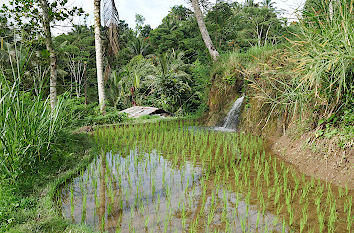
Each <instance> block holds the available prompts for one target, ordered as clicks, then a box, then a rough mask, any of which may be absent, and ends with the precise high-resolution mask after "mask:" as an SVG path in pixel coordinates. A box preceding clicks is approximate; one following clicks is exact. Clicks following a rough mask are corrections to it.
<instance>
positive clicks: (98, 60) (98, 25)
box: [94, 0, 106, 114]
mask: <svg viewBox="0 0 354 233" xmlns="http://www.w3.org/2000/svg"><path fill="white" fill-rule="evenodd" d="M94 4H95V8H94V16H95V48H96V67H97V84H98V99H99V104H100V109H101V112H102V113H103V114H104V113H105V101H106V97H105V92H104V79H103V53H102V40H101V31H100V30H101V0H95V2H94Z"/></svg>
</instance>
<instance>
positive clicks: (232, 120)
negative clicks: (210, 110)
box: [219, 96, 245, 130]
mask: <svg viewBox="0 0 354 233" xmlns="http://www.w3.org/2000/svg"><path fill="white" fill-rule="evenodd" d="M244 98H245V97H244V96H242V97H240V98H238V99H237V100H236V101H235V103H234V105H233V106H232V108H231V110H230V112H229V113H228V114H227V117H226V119H225V123H224V125H223V126H222V127H220V128H219V129H225V130H235V129H236V127H237V123H238V116H239V115H240V112H241V107H242V103H243V99H244Z"/></svg>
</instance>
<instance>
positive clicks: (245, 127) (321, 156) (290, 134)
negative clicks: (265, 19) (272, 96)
mask: <svg viewBox="0 0 354 233" xmlns="http://www.w3.org/2000/svg"><path fill="white" fill-rule="evenodd" d="M220 86H222V85H218V84H217V83H214V85H213V87H212V88H211V91H210V94H209V109H210V111H209V113H208V115H207V116H206V117H205V121H206V124H207V125H209V126H212V125H216V124H220V122H222V121H223V119H224V117H225V116H226V114H227V112H228V111H229V109H230V108H231V106H232V104H233V102H234V101H235V99H236V98H237V97H239V96H240V95H241V93H240V88H237V87H236V86H233V87H232V86H230V87H227V88H223V89H220ZM269 112H270V109H267V106H266V105H264V104H262V103H261V101H259V100H257V99H255V98H248V97H247V96H246V99H245V104H244V110H243V112H242V114H241V119H240V130H241V131H243V132H247V133H252V134H257V135H260V136H263V137H265V138H266V139H267V140H268V141H270V142H271V145H270V148H271V149H272V152H273V153H274V154H276V155H277V156H279V157H280V158H282V159H283V160H284V161H286V162H288V163H290V164H292V165H293V166H294V167H296V168H297V169H298V170H299V171H300V172H301V173H304V174H305V175H308V176H313V177H315V178H318V179H321V180H324V181H327V182H330V183H332V184H335V185H339V186H345V185H348V187H349V188H350V189H354V166H353V164H354V149H353V148H346V149H341V148H339V147H338V146H337V143H336V141H335V140H332V139H323V138H322V139H318V138H315V137H314V134H313V133H311V132H307V133H305V134H301V133H294V132H298V131H299V130H297V129H298V128H299V127H301V123H300V125H299V123H297V124H291V123H290V122H289V121H288V119H287V118H288V117H287V114H286V113H283V114H278V115H276V116H272V117H271V118H270V117H269Z"/></svg>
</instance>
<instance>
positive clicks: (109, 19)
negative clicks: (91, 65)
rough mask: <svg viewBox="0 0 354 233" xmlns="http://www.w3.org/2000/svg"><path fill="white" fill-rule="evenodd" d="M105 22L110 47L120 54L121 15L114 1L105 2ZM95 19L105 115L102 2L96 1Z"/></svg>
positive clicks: (102, 102) (98, 68)
mask: <svg viewBox="0 0 354 233" xmlns="http://www.w3.org/2000/svg"><path fill="white" fill-rule="evenodd" d="M103 6H104V7H103V8H104V10H103V15H102V16H103V21H104V24H105V26H108V27H109V41H110V47H111V49H112V51H113V53H114V54H116V53H117V52H118V49H119V46H118V24H119V15H118V11H117V8H116V6H115V3H114V0H103ZM94 17H95V48H96V68H97V84H98V99H99V105H100V110H101V112H102V113H103V114H104V113H105V102H106V95H105V90H104V78H103V49H102V39H101V0H94Z"/></svg>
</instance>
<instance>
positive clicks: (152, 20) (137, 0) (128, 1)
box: [0, 0, 305, 34]
mask: <svg viewBox="0 0 354 233" xmlns="http://www.w3.org/2000/svg"><path fill="white" fill-rule="evenodd" d="M215 1H217V0H210V2H211V3H215ZM225 1H227V0H225ZM244 1H245V0H238V1H237V2H240V3H243V2H244ZM7 2H8V0H0V5H2V4H3V3H7ZM255 2H261V0H255ZM273 2H274V3H275V7H276V8H277V9H278V10H281V11H282V12H283V16H285V17H287V18H289V19H290V20H295V19H296V15H295V12H296V10H297V9H299V8H301V7H302V6H303V4H304V2H305V0H273ZM115 3H116V7H117V9H118V12H119V17H120V19H121V20H125V21H126V22H127V23H128V24H129V26H130V27H131V28H134V27H135V14H136V13H137V14H141V15H143V16H144V17H145V19H146V20H145V24H150V26H151V27H152V28H156V27H157V26H158V25H159V24H160V23H161V22H162V19H163V18H164V17H165V16H166V15H167V14H168V12H169V10H170V9H171V7H173V6H175V5H184V6H186V7H189V8H190V5H189V4H187V0H115ZM68 6H78V7H82V8H83V9H84V11H85V12H87V13H89V14H90V16H89V17H88V19H87V23H88V24H89V25H92V24H93V0H69V1H68ZM74 22H75V23H77V24H81V23H82V24H83V23H84V20H83V18H80V19H79V18H76V19H75V20H74ZM67 30H70V29H69V28H68V27H62V26H55V27H54V29H53V33H54V34H60V33H63V32H65V31H67Z"/></svg>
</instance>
